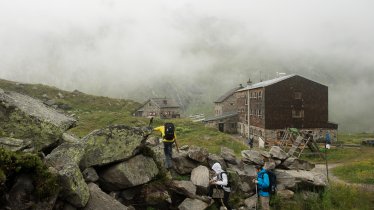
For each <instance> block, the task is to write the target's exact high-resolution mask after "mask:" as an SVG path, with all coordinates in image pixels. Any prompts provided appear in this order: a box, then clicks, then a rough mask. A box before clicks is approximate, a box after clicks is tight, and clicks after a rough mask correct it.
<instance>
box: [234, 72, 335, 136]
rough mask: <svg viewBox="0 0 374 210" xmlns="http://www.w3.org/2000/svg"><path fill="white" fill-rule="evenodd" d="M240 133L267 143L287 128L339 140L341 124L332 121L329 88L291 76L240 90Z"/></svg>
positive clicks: (238, 105)
mask: <svg viewBox="0 0 374 210" xmlns="http://www.w3.org/2000/svg"><path fill="white" fill-rule="evenodd" d="M235 96H236V98H237V109H238V114H239V121H238V133H240V134H242V135H243V136H246V137H248V136H249V135H251V134H252V135H254V137H255V138H262V139H263V140H265V141H268V140H271V139H274V140H276V139H279V138H280V137H281V136H282V132H283V131H284V129H285V128H298V129H300V130H301V131H307V132H313V134H318V135H319V136H320V137H321V138H322V137H323V136H324V135H325V133H326V132H327V131H329V132H330V134H331V137H332V139H336V136H337V133H336V132H337V128H338V125H337V124H334V123H330V122H329V121H328V87H327V86H325V85H322V84H320V83H317V82H314V81H312V80H309V79H306V78H304V77H301V76H298V75H287V76H283V77H279V78H275V79H272V80H267V81H263V82H260V83H256V84H248V86H247V87H245V88H242V89H240V90H237V91H236V93H235Z"/></svg>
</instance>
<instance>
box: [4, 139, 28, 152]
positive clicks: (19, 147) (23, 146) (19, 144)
mask: <svg viewBox="0 0 374 210" xmlns="http://www.w3.org/2000/svg"><path fill="white" fill-rule="evenodd" d="M0 147H1V148H5V149H7V150H11V151H13V152H19V151H23V152H25V151H27V152H31V151H33V150H34V148H32V142H31V141H30V140H27V139H26V140H22V139H15V138H10V137H3V138H0Z"/></svg>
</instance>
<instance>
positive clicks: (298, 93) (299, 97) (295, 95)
mask: <svg viewBox="0 0 374 210" xmlns="http://www.w3.org/2000/svg"><path fill="white" fill-rule="evenodd" d="M301 97H302V94H301V92H295V93H294V98H295V99H301Z"/></svg>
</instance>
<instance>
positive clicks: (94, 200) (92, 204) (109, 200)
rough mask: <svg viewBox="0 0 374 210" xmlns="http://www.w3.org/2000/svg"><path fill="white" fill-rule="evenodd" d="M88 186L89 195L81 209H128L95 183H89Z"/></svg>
mask: <svg viewBox="0 0 374 210" xmlns="http://www.w3.org/2000/svg"><path fill="white" fill-rule="evenodd" d="M88 188H89V190H90V195H91V196H90V200H89V201H88V203H87V205H86V206H85V207H84V208H83V210H128V208H127V207H126V206H124V205H123V204H121V203H120V202H118V201H117V200H116V199H114V198H113V197H111V196H110V195H108V194H106V193H104V192H103V191H101V189H100V188H99V187H98V186H97V185H96V184H94V183H90V184H88Z"/></svg>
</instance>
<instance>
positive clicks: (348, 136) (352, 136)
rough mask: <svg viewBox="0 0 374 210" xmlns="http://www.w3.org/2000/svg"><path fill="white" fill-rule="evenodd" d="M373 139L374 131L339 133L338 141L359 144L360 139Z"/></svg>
mask: <svg viewBox="0 0 374 210" xmlns="http://www.w3.org/2000/svg"><path fill="white" fill-rule="evenodd" d="M365 139H374V133H339V134H338V143H341V144H361V142H362V140H365Z"/></svg>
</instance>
